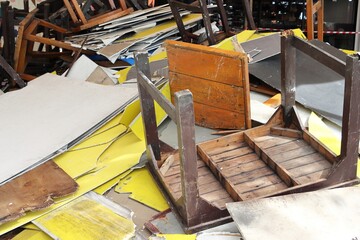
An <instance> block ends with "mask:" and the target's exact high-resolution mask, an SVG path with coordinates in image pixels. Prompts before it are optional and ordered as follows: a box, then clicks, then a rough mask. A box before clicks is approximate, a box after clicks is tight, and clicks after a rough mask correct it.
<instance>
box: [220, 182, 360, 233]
mask: <svg viewBox="0 0 360 240" xmlns="http://www.w3.org/2000/svg"><path fill="white" fill-rule="evenodd" d="M227 209H228V210H229V212H230V214H231V216H232V218H233V219H234V221H235V223H236V224H237V226H238V228H239V230H240V232H241V234H242V237H243V238H244V239H247V240H258V239H267V240H288V239H293V240H301V239H307V240H319V239H354V240H355V239H360V233H359V232H360V227H359V226H358V224H355V223H357V222H359V221H360V210H359V209H360V188H358V187H351V188H337V189H332V190H323V191H316V192H310V193H300V194H293V195H286V196H280V197H273V198H266V199H258V200H253V201H248V202H238V203H231V204H228V205H227ZM329 226H331V227H329ZM324 229H326V231H324Z"/></svg>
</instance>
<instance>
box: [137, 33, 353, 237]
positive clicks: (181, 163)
mask: <svg viewBox="0 0 360 240" xmlns="http://www.w3.org/2000/svg"><path fill="white" fill-rule="evenodd" d="M296 49H298V50H300V51H302V52H304V53H305V54H307V55H309V56H310V57H312V58H314V59H315V60H317V61H319V62H320V63H322V64H324V65H326V66H330V67H331V68H332V69H333V70H334V71H336V72H338V73H339V74H341V75H342V76H345V94H344V109H343V122H342V142H341V154H340V155H339V156H336V155H335V154H334V153H333V152H332V151H331V150H329V149H328V148H327V147H326V146H324V145H323V144H322V143H321V142H319V141H318V140H317V139H315V138H314V137H313V136H312V135H311V134H310V133H309V132H308V131H307V130H306V129H305V128H304V127H303V126H302V124H301V121H299V117H298V114H297V111H296V107H295V82H296V76H295V69H296V62H295V59H296ZM281 56H282V61H281V76H282V77H281V86H282V88H281V92H282V105H281V107H279V109H278V110H277V111H276V113H275V114H274V115H273V116H272V118H271V119H270V120H269V121H268V123H267V124H265V125H263V126H260V127H256V128H252V129H248V130H245V131H243V132H238V133H234V134H231V135H227V136H224V137H220V138H217V139H214V140H210V141H207V142H203V143H200V144H197V145H196V144H195V136H194V135H195V130H194V124H195V119H194V103H193V97H192V94H191V93H190V91H189V90H182V91H179V92H176V93H175V94H174V102H175V106H174V105H173V104H171V103H170V102H169V101H168V100H167V99H165V97H163V96H162V95H161V93H160V92H159V91H158V90H157V89H156V88H155V87H154V85H153V84H152V82H151V79H150V74H149V73H150V70H149V63H148V59H147V53H145V52H138V53H136V54H135V63H136V67H137V78H138V89H139V95H140V99H141V111H142V115H143V116H144V117H143V122H144V130H145V136H146V146H147V153H148V158H149V165H150V167H151V168H150V169H151V170H152V171H153V174H154V176H155V177H156V178H157V180H158V183H159V185H160V187H161V188H162V189H163V190H164V191H165V192H166V195H167V196H168V199H169V200H170V202H171V204H172V209H173V211H174V212H175V213H177V216H178V217H179V219H180V220H181V222H182V224H183V226H184V229H185V231H187V232H194V231H198V230H200V229H202V228H205V227H211V226H214V225H218V224H221V223H224V222H226V221H230V217H229V215H228V212H227V210H226V205H225V204H226V203H229V202H233V201H243V200H251V199H257V198H264V197H270V196H277V195H282V194H289V193H297V192H305V191H312V190H318V189H322V188H334V187H342V186H349V185H354V184H358V183H359V179H358V178H357V177H356V170H357V161H358V143H359V128H360V120H359V117H360V114H359V111H360V107H359V106H360V105H359V102H360V95H359V94H357V93H358V92H359V91H360V81H359V79H360V61H359V59H358V57H353V56H348V57H347V60H346V63H345V62H343V61H340V60H338V59H337V58H335V57H332V56H330V55H329V54H327V53H326V52H325V51H323V50H322V49H320V48H318V47H316V46H315V45H312V44H311V43H308V42H305V41H303V40H301V39H298V38H296V37H294V36H292V35H284V36H282V37H281ZM188 64H192V61H189V62H188ZM154 100H155V101H156V102H157V103H158V104H159V105H160V106H161V107H162V108H163V109H164V110H165V111H166V112H167V114H168V115H169V117H170V118H171V119H172V120H173V121H174V122H175V123H176V125H177V132H178V150H174V149H171V148H170V147H169V146H167V145H166V144H165V143H162V142H161V141H160V140H159V137H158V132H157V126H156V121H155V111H154ZM224 121H226V119H224Z"/></svg>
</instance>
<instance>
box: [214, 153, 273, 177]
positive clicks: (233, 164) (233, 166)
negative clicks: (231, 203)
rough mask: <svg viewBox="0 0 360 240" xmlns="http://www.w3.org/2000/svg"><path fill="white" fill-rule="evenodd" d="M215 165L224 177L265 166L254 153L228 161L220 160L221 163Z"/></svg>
mask: <svg viewBox="0 0 360 240" xmlns="http://www.w3.org/2000/svg"><path fill="white" fill-rule="evenodd" d="M217 166H218V168H219V169H221V174H222V175H223V176H224V177H227V178H231V177H233V176H238V175H244V174H243V173H247V172H251V171H254V170H256V169H260V168H263V167H266V164H265V163H264V162H263V161H261V160H260V159H259V157H258V156H257V155H256V154H254V153H252V154H248V155H245V156H243V157H239V158H236V159H233V160H230V161H226V162H222V163H221V164H217ZM234 184H235V183H234ZM236 184H237V183H236Z"/></svg>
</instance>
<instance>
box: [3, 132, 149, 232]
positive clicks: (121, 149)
mask: <svg viewBox="0 0 360 240" xmlns="http://www.w3.org/2000/svg"><path fill="white" fill-rule="evenodd" d="M144 151H145V142H144V141H140V140H139V138H137V137H136V136H135V135H134V134H133V133H131V132H130V133H128V134H126V135H125V136H123V137H121V138H120V139H118V140H116V141H115V142H114V143H113V144H112V145H111V146H110V147H109V148H108V149H107V150H106V151H105V152H104V153H103V154H102V155H101V156H99V157H100V159H99V163H98V165H97V168H96V171H94V172H93V173H91V174H87V175H84V176H82V177H80V178H78V179H77V180H76V182H77V183H78V184H79V189H78V190H77V191H76V192H75V193H74V194H72V195H70V196H67V197H63V198H61V199H56V201H55V204H54V205H52V206H50V207H49V208H46V209H44V210H40V211H36V212H29V213H27V214H26V215H25V216H23V217H21V218H19V219H17V220H14V221H12V222H8V223H4V224H2V225H1V226H0V235H2V234H4V233H6V232H9V231H11V230H13V229H15V228H17V227H20V226H22V225H24V224H25V223H27V222H29V221H32V220H33V219H35V218H38V217H40V216H42V215H44V214H47V213H49V212H51V211H52V210H54V209H56V208H58V207H60V206H62V205H64V204H66V203H68V202H69V201H71V200H74V199H75V198H77V197H79V196H81V195H83V194H85V193H87V192H88V191H91V190H92V189H94V188H96V187H98V186H100V185H102V184H103V183H105V182H107V181H109V180H111V179H113V178H114V177H116V176H118V175H119V174H121V173H123V172H125V171H126V170H128V169H129V168H131V167H133V166H134V165H136V164H137V163H138V162H139V159H140V157H141V154H142V153H143V152H144ZM75 163H76V159H74V165H76V164H75Z"/></svg>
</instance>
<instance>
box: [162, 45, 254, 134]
mask: <svg viewBox="0 0 360 240" xmlns="http://www.w3.org/2000/svg"><path fill="white" fill-rule="evenodd" d="M165 46H166V50H167V56H168V62H169V76H170V77H169V78H170V90H171V93H172V94H174V93H175V92H178V91H180V90H184V89H189V90H190V91H191V92H192V94H193V99H194V110H195V111H194V112H195V122H196V124H197V125H200V126H204V127H208V128H220V129H246V128H250V127H251V118H250V93H249V91H250V90H249V78H248V69H247V68H248V66H247V57H246V55H245V54H243V53H237V52H231V51H226V50H221V49H215V48H210V47H206V46H201V45H195V44H189V43H182V42H176V41H167V42H166V44H165ZM224 119H226V121H224Z"/></svg>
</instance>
